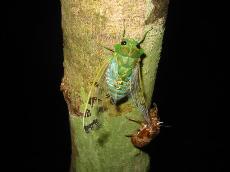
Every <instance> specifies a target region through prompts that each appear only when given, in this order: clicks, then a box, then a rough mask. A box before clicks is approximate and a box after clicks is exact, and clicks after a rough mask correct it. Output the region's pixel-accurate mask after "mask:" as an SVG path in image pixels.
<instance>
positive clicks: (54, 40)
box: [7, 0, 227, 172]
mask: <svg viewBox="0 0 230 172" xmlns="http://www.w3.org/2000/svg"><path fill="white" fill-rule="evenodd" d="M16 8H17V7H15V8H13V7H10V8H9V9H10V11H9V13H8V18H7V19H8V24H9V26H10V27H9V28H8V31H10V32H11V35H15V36H18V38H17V40H16V41H17V43H16V46H17V50H18V51H17V58H20V59H23V70H24V74H23V84H22V86H23V101H20V100H21V99H20V100H18V101H19V103H21V104H22V106H21V107H23V114H22V115H21V119H22V123H20V125H21V126H22V128H23V130H22V136H23V137H21V138H20V140H19V141H22V143H23V144H22V146H21V147H20V148H19V149H20V150H21V153H20V154H18V158H19V159H22V160H23V162H24V163H23V164H22V165H23V167H24V169H27V170H28V171H30V172H45V171H49V172H51V171H52V172H53V171H55V172H57V171H60V172H67V171H68V167H69V163H70V152H71V148H70V135H69V124H68V112H67V106H66V104H65V102H64V99H63V96H62V94H61V92H60V91H59V85H60V82H61V78H62V76H63V66H62V62H63V51H62V32H61V10H60V2H59V1H54V0H53V1H52V0H50V1H46V0H40V1H36V3H35V2H34V4H32V2H28V3H27V5H25V6H24V5H20V8H19V10H18V9H17V14H13V13H11V11H13V10H15V9H16ZM214 9H216V4H214V3H213V4H211V3H209V4H204V5H203V4H201V3H200V2H195V1H192V2H187V1H182V0H180V1H176V0H172V1H171V3H170V6H169V12H168V19H167V23H166V30H165V37H164V44H163V49H162V57H161V61H160V64H159V69H158V74H157V80H156V85H155V91H154V101H155V102H156V103H157V105H158V106H159V114H160V118H161V121H164V122H165V123H166V124H169V125H171V126H172V127H171V128H162V129H161V133H160V135H159V136H158V137H157V138H156V139H155V140H154V142H153V143H152V144H151V145H150V146H148V147H147V148H146V150H147V151H148V152H149V153H150V155H151V157H152V159H151V171H154V172H168V171H176V172H197V171H203V172H204V171H216V172H222V171H224V169H225V166H226V160H225V158H224V156H223V155H224V154H225V153H224V152H225V149H224V140H223V139H222V136H226V135H225V134H224V133H223V132H222V131H225V129H224V127H225V125H220V124H223V123H224V122H223V118H222V115H223V114H224V115H226V114H227V113H226V112H225V111H224V110H223V108H222V107H223V104H222V101H223V95H224V94H225V89H224V87H223V85H221V84H220V83H223V82H225V75H224V72H223V70H222V67H220V70H219V68H218V70H215V69H217V67H219V66H220V64H219V63H218V61H221V60H218V61H217V60H213V59H214V58H215V57H216V56H221V55H220V53H219V52H218V49H217V46H218V45H217V42H218V41H217V24H216V22H217V16H216V15H215V10H214ZM213 12H214V13H213ZM17 16H19V17H17ZM15 17H16V18H15ZM12 21H13V22H12ZM12 26H14V27H12ZM15 28H17V29H15ZM15 51H16V50H15ZM213 62H214V64H215V65H212V64H213ZM213 66H215V68H214V70H213ZM211 121H212V122H214V123H211ZM24 171H25V170H24Z"/></svg>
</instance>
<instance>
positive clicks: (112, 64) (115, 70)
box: [83, 29, 152, 133]
mask: <svg viewBox="0 0 230 172" xmlns="http://www.w3.org/2000/svg"><path fill="white" fill-rule="evenodd" d="M150 30H152V29H150ZM150 30H149V31H150ZM149 31H147V32H146V33H145V34H144V37H143V39H142V40H141V41H136V40H134V39H128V38H124V34H123V39H122V41H121V42H120V43H119V44H115V45H114V50H113V49H109V48H106V49H108V50H110V51H111V52H112V56H111V57H110V58H108V59H107V60H105V62H104V64H103V65H102V66H101V68H100V69H99V71H98V73H97V75H96V76H95V79H94V82H93V85H92V87H91V89H90V92H89V94H88V100H87V103H86V105H85V109H84V116H83V127H84V130H85V132H86V133H89V132H90V131H91V130H93V129H95V128H98V127H99V125H100V121H99V119H98V114H99V113H100V112H102V111H103V101H104V99H106V98H107V99H108V98H109V99H110V100H111V102H112V103H113V104H114V105H117V104H119V103H120V102H122V100H124V99H125V98H131V99H132V101H133V103H134V105H135V106H136V107H137V108H138V109H139V110H140V111H141V112H142V113H143V115H144V118H145V121H146V122H147V123H150V118H149V110H148V107H147V105H146V103H145V98H144V90H143V86H142V84H141V83H142V80H141V72H140V70H141V68H140V63H141V59H142V57H143V56H144V55H145V53H144V49H143V48H142V47H141V43H143V41H144V40H145V37H146V35H147V33H148V32H149Z"/></svg>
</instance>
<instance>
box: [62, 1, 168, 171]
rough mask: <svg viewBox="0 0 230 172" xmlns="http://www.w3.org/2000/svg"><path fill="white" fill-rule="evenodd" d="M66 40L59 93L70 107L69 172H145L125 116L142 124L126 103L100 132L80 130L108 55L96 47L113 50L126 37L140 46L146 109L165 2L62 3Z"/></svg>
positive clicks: (145, 157) (145, 159)
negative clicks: (142, 49)
mask: <svg viewBox="0 0 230 172" xmlns="http://www.w3.org/2000/svg"><path fill="white" fill-rule="evenodd" d="M61 4H62V29H63V36H64V77H63V81H62V84H61V90H62V91H63V94H64V96H65V100H66V102H67V104H68V109H69V114H70V124H71V138H72V161H71V172H77V171H78V172H87V171H89V172H91V171H98V172H103V171H106V172H108V171H114V172H116V171H118V172H121V171H124V172H128V171H130V172H139V171H141V172H143V171H147V170H148V167H149V156H148V154H146V153H144V152H142V151H140V150H139V149H137V148H135V147H134V146H133V145H132V143H131V141H130V138H128V137H126V136H125V135H130V134H132V133H134V132H136V130H137V129H138V128H139V127H140V126H139V125H138V124H136V123H133V122H131V121H129V120H127V118H126V117H125V116H128V117H130V118H132V119H139V120H143V116H142V115H141V114H140V113H139V111H138V110H137V109H136V108H135V107H134V106H133V105H132V103H131V101H127V102H125V103H123V104H121V105H120V111H119V112H114V109H113V106H110V107H109V108H111V112H114V113H111V114H103V116H102V118H103V127H102V128H101V129H100V130H99V132H95V133H93V134H86V133H85V132H84V131H83V127H82V115H83V109H84V105H85V103H86V102H87V100H86V99H87V98H86V97H87V94H88V92H89V88H90V86H91V84H92V82H93V79H94V77H95V76H96V71H97V69H98V68H100V66H101V65H102V63H103V60H104V59H106V58H107V57H108V56H110V55H111V52H109V51H108V50H104V49H103V48H102V47H101V46H100V45H103V46H106V47H110V48H113V45H114V44H115V43H118V42H120V41H121V38H122V33H123V30H124V27H125V33H126V34H125V37H128V38H134V39H136V40H140V39H141V38H142V37H143V35H144V33H145V32H146V31H147V30H149V29H150V28H153V30H151V31H150V32H149V34H148V35H147V37H146V39H145V41H144V42H143V43H142V47H143V48H144V50H145V53H146V57H145V58H144V60H143V66H142V69H141V71H142V76H143V83H144V90H145V94H146V96H147V103H148V105H149V106H150V102H151V97H152V93H153V87H154V82H155V76H156V71H157V66H158V62H159V59H160V52H161V46H162V39H163V33H164V23H165V19H166V13H167V6H168V0H144V1H143V0H61Z"/></svg>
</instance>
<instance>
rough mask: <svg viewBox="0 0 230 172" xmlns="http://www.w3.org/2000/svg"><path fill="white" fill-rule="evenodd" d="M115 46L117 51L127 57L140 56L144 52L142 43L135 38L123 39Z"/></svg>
mask: <svg viewBox="0 0 230 172" xmlns="http://www.w3.org/2000/svg"><path fill="white" fill-rule="evenodd" d="M114 48H115V52H116V53H118V54H119V55H122V56H126V57H131V58H140V57H141V56H142V55H143V54H144V50H143V49H142V48H141V46H140V43H139V42H137V41H136V40H134V39H123V40H122V41H121V43H120V44H116V45H115V46H114Z"/></svg>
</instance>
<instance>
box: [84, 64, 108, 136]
mask: <svg viewBox="0 0 230 172" xmlns="http://www.w3.org/2000/svg"><path fill="white" fill-rule="evenodd" d="M108 64H109V61H105V62H104V63H103V65H102V66H101V67H100V69H99V70H98V72H97V75H96V77H95V79H94V81H93V84H92V86H91V88H90V91H89V94H88V97H87V102H85V109H84V116H83V128H84V131H85V132H86V133H89V132H90V131H91V130H94V129H97V128H99V127H100V125H101V124H100V120H99V118H100V113H101V112H102V111H103V108H104V106H103V101H104V99H105V97H106V94H107V87H106V82H105V79H106V77H105V72H106V69H107V67H108Z"/></svg>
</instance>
